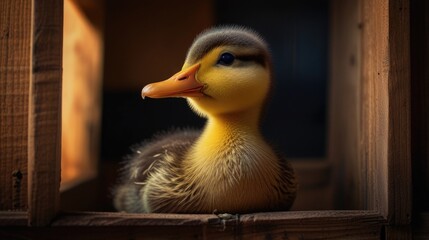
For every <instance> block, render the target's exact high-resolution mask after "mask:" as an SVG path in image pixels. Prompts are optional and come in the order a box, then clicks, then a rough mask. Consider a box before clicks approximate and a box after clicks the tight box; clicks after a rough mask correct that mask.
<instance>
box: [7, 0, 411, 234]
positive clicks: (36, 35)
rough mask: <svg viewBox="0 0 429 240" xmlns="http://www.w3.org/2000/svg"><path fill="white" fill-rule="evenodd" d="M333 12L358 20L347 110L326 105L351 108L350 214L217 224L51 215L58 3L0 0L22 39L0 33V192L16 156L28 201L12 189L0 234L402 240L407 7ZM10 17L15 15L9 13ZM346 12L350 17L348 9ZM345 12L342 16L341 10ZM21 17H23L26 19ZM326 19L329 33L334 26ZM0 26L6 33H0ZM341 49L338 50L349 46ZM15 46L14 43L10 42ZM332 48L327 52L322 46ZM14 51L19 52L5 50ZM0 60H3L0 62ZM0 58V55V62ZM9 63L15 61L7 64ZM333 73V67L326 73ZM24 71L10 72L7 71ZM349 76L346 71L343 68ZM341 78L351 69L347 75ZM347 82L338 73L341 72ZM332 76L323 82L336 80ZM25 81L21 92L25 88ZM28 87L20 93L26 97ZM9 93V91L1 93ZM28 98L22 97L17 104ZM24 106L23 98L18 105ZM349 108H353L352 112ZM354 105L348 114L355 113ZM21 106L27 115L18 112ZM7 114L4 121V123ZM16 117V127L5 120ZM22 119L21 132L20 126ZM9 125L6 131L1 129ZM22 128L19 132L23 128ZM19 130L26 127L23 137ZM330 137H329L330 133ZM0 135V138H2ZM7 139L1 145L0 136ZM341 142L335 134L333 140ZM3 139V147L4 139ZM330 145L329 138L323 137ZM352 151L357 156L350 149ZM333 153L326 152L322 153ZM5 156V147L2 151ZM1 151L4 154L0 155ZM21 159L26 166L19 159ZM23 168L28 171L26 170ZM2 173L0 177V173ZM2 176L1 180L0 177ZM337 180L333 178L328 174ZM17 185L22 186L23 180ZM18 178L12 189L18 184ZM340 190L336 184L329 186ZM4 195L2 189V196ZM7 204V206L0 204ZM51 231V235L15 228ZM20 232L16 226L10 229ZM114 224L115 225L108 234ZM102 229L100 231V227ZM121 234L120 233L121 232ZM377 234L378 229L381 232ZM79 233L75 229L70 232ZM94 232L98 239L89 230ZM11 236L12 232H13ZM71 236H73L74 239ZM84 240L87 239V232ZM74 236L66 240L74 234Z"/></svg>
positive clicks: (199, 219) (56, 145) (198, 218)
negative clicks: (17, 204) (22, 203)
mask: <svg viewBox="0 0 429 240" xmlns="http://www.w3.org/2000/svg"><path fill="white" fill-rule="evenodd" d="M333 5H334V6H338V9H336V10H334V11H333V16H334V18H335V17H339V18H340V19H337V20H338V21H341V20H342V19H344V18H345V17H347V16H343V15H341V11H342V10H347V6H354V7H356V8H357V9H360V11H359V12H358V15H357V17H356V19H357V20H359V21H358V23H356V22H353V21H351V22H350V21H345V24H351V25H349V26H353V24H355V25H354V28H357V30H355V34H356V36H360V38H359V39H360V43H359V45H360V48H357V50H356V51H355V52H356V53H359V54H360V55H355V57H360V59H361V60H360V62H361V65H360V67H359V69H358V72H359V73H360V77H359V78H357V81H358V82H357V83H358V85H357V87H349V88H346V89H347V91H349V93H353V96H355V97H356V98H355V99H351V100H350V102H349V105H347V104H346V105H344V106H339V105H338V104H339V102H338V101H336V100H335V96H337V97H338V96H340V95H341V93H340V91H341V90H343V89H335V88H333V89H331V94H332V96H334V97H333V99H331V100H332V101H331V107H332V109H335V110H333V111H332V112H331V117H335V116H340V115H341V114H343V113H342V111H349V110H347V109H348V108H347V107H350V106H354V107H353V108H352V111H355V114H354V115H353V116H355V117H358V119H359V120H358V121H356V122H353V123H351V125H347V124H350V123H345V122H341V121H340V122H339V124H338V126H339V127H344V126H349V127H345V128H347V129H348V130H349V131H356V132H355V133H350V132H349V133H347V134H352V135H353V134H355V135H353V136H354V137H355V139H352V140H350V141H348V142H347V143H346V144H347V146H348V147H347V148H346V149H344V148H342V149H341V151H343V155H341V154H340V155H341V156H353V159H354V160H356V161H354V162H353V165H348V164H350V163H349V162H344V165H343V169H348V171H352V170H353V169H355V171H356V168H358V169H361V170H362V171H360V172H358V173H356V174H353V177H352V179H353V183H354V184H356V190H354V191H352V193H353V198H355V199H358V201H354V202H353V203H352V206H351V207H352V208H355V209H360V210H354V211H340V210H336V211H333V210H332V211H331V210H330V211H314V212H311V211H304V212H278V213H255V214H245V215H240V216H232V218H230V219H227V220H224V219H219V218H217V217H216V216H215V215H175V214H122V213H90V212H87V213H85V212H84V213H63V214H59V209H58V203H59V175H60V154H59V153H60V148H61V146H60V140H59V139H60V135H59V133H60V131H59V129H60V113H61V108H60V102H61V101H60V99H61V98H60V96H61V69H62V62H61V61H62V17H63V3H62V1H55V0H49V1H41V0H33V1H30V0H6V1H2V3H0V13H1V16H11V17H10V19H9V20H8V21H4V20H5V19H4V18H2V19H1V20H2V23H1V24H2V25H1V26H2V28H3V29H6V30H7V29H9V28H10V29H18V30H19V31H22V32H23V33H24V34H23V35H19V36H16V39H14V37H15V36H14V35H13V34H12V32H10V34H9V32H8V31H6V30H3V29H2V30H1V31H3V32H1V33H0V34H2V37H1V38H0V45H1V46H2V48H1V56H0V60H1V61H0V70H1V73H0V76H1V79H0V83H1V84H2V86H8V88H3V87H1V88H0V104H1V106H2V108H3V106H6V108H7V111H3V110H2V113H1V115H0V117H1V120H2V121H1V123H0V126H1V132H0V133H1V134H2V142H1V143H0V150H1V151H0V152H1V153H0V154H1V155H0V156H1V164H2V165H1V167H2V168H1V171H2V178H1V179H0V180H1V184H2V186H5V185H3V184H6V185H9V186H10V185H13V184H14V183H13V182H12V181H15V184H16V183H17V178H16V176H17V175H16V174H15V179H13V178H11V179H12V180H11V179H7V177H3V176H10V175H11V173H13V172H14V169H15V168H16V165H14V164H12V165H10V164H9V165H8V163H10V162H12V160H10V158H11V156H13V154H15V153H19V154H20V155H19V156H20V158H19V159H20V160H19V161H18V165H19V169H22V173H23V175H24V178H23V180H19V181H22V183H26V182H28V188H26V187H23V189H26V190H27V189H28V194H25V193H21V192H19V194H20V195H19V198H27V199H28V208H27V207H23V208H20V209H18V210H19V211H15V212H10V211H6V210H9V208H5V207H3V206H2V209H1V210H3V211H2V212H0V225H1V226H15V228H7V229H6V228H5V229H1V231H0V236H2V235H1V234H3V235H4V236H10V235H8V234H12V233H14V234H15V235H16V234H17V233H19V235H21V236H48V235H49V234H51V233H59V232H61V231H62V229H63V228H64V227H76V228H77V227H80V226H88V225H89V226H93V227H94V228H90V229H88V228H86V230H85V232H86V233H91V234H99V236H111V237H112V236H115V235H116V236H119V235H121V236H123V235H124V234H127V235H128V236H134V237H144V236H146V237H147V236H155V234H160V233H162V234H173V233H174V234H175V235H176V236H178V237H179V236H180V237H194V238H205V237H208V236H210V237H211V236H220V237H231V238H233V237H244V236H246V237H247V236H253V237H271V238H274V237H281V236H288V237H292V238H294V237H296V238H301V237H303V238H313V237H323V238H351V239H362V238H365V239H380V238H382V237H383V236H386V237H392V236H396V237H398V236H400V237H403V238H409V237H410V236H411V233H410V229H409V228H408V226H409V225H410V222H411V157H410V55H409V41H410V40H409V1H408V0H403V1H396V0H380V1H377V2H375V1H372V0H360V1H359V0H349V1H333ZM12 11H15V12H12ZM349 11H351V10H350V9H349ZM346 12H347V11H346ZM30 16H31V17H30ZM340 23H341V22H336V23H334V25H333V32H334V34H335V33H336V32H335V31H342V30H344V27H347V26H342V25H341V24H340ZM4 26H6V27H4ZM344 41H345V42H341V40H340V42H339V44H344V45H343V46H345V49H347V46H348V44H350V43H349V42H347V39H345V40H344ZM17 43H18V46H17V45H16V44H17ZM332 47H335V46H332ZM15 48H17V49H18V50H20V51H14V50H15ZM7 54H12V55H11V56H9V57H7ZM5 56H6V57H5ZM15 57H16V58H17V59H18V60H19V61H11V59H14V58H15ZM344 58H346V61H351V60H350V59H349V58H348V56H347V55H345V54H335V51H334V54H333V59H332V63H333V66H338V65H335V64H339V63H340V62H342V61H344V60H345V59H344ZM334 68H335V67H334ZM20 69H24V70H23V71H22V73H21V74H19V75H16V74H14V71H16V70H20ZM353 71H354V70H353ZM353 71H351V72H353ZM344 74H345V75H347V74H348V73H344ZM339 77H341V75H340V76H333V78H332V79H333V80H332V81H334V82H335V81H337V82H338V81H340V79H339ZM27 84H28V85H27ZM27 86H28V89H29V90H26V89H27ZM11 89H12V90H14V91H17V92H18V94H14V93H13V91H12V93H11ZM26 96H28V99H27V97H26ZM27 100H28V101H27ZM13 103H19V104H22V105H23V110H20V112H21V113H22V114H20V115H13V114H12V115H11V112H13V111H12V108H14V107H15V106H14V105H13ZM353 104H356V105H353ZM356 106H357V107H356ZM27 108H28V116H27V115H26V114H25V111H26V109H27ZM11 116H12V117H11ZM15 117H17V118H16V119H17V121H16V119H15ZM27 121H28V125H27V124H26V123H27ZM10 126H11V127H12V128H13V129H14V130H13V132H12V133H8V134H6V133H5V132H4V129H6V128H8V127H10ZM27 126H28V128H27ZM27 129H28V130H27ZM15 133H19V135H17V137H19V138H18V139H17V140H14V141H10V140H9V138H10V137H12V136H11V134H15ZM334 133H335V131H334ZM4 136H5V137H4ZM6 137H9V138H6ZM340 137H341V136H340ZM4 139H6V141H4ZM331 141H332V142H338V139H335V138H333V139H331ZM353 147H356V149H358V151H354V152H347V151H351V149H353ZM332 148H334V146H331V150H332ZM11 149H12V150H11ZM6 150H7V151H10V152H11V153H9V152H7V153H6V154H5V153H4V151H6ZM26 158H28V164H26V162H25V159H26ZM27 166H28V171H27V170H26V169H27ZM3 173H5V175H4V174H3ZM8 174H9V175H8ZM336 176H338V174H337V175H336ZM26 179H27V180H26ZM19 181H18V182H19ZM345 187H347V186H344V185H339V189H340V190H341V189H344V188H345ZM6 194H8V195H13V193H12V191H9V192H6ZM9 202H10V203H12V202H13V201H9ZM25 225H30V226H51V228H27V227H25V228H23V226H25ZM18 226H22V227H18ZM112 226H116V227H118V228H110V227H112ZM106 227H109V228H106ZM125 227H126V228H127V229H128V230H130V231H131V232H129V233H126V232H123V231H122V230H121V229H123V228H125ZM385 227H386V228H385ZM79 229H80V230H82V228H79ZM100 229H102V230H103V232H101V233H97V232H98V231H99V230H100ZM384 229H386V232H385V233H384V232H383V231H384ZM16 230H19V231H20V232H14V231H16ZM80 233H81V232H80V231H79V232H75V233H73V234H71V235H70V236H73V235H75V234H80ZM89 236H91V235H89ZM74 237H76V236H74Z"/></svg>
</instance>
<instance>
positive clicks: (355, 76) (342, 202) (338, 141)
mask: <svg viewBox="0 0 429 240" xmlns="http://www.w3.org/2000/svg"><path fill="white" fill-rule="evenodd" d="M360 21H361V16H360V1H359V0H345V1H343V0H333V1H332V4H331V42H330V51H331V55H330V56H331V67H330V81H331V84H330V94H329V111H330V115H329V135H328V136H329V145H328V146H329V151H328V154H329V159H330V161H332V163H333V165H334V166H335V168H334V172H333V182H334V183H335V191H334V194H335V200H336V202H335V207H336V208H335V209H364V208H363V207H362V205H361V203H362V198H363V196H364V191H365V189H364V188H362V183H361V182H360V180H361V179H362V176H363V175H364V174H366V172H365V171H357V169H364V166H362V165H361V163H360V161H359V160H360V159H359V151H360V148H359V138H360V121H359V118H360V87H361V86H360V83H361V73H360V72H361V42H360V40H361V23H360Z"/></svg>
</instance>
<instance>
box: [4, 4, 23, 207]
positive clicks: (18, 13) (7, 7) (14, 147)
mask: <svg viewBox="0 0 429 240" xmlns="http://www.w3.org/2000/svg"><path fill="white" fill-rule="evenodd" d="M30 42H31V1H30V0H5V1H0V108H1V111H0V211H1V210H15V211H17V210H19V211H26V210H27V201H26V200H27V177H28V174H27V147H28V144H27V139H28V132H27V124H28V88H29V79H30V64H31V60H30V57H31V47H30Z"/></svg>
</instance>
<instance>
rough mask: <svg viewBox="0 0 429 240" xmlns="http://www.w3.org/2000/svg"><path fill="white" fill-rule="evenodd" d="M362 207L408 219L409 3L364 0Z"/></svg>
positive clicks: (395, 221) (397, 221) (392, 219)
mask: <svg viewBox="0 0 429 240" xmlns="http://www.w3.org/2000/svg"><path fill="white" fill-rule="evenodd" d="M362 17H363V23H362V24H363V25H362V26H363V29H362V31H363V33H362V78H363V79H362V94H361V97H362V110H361V124H362V125H361V127H362V131H361V134H362V135H361V143H362V146H361V147H362V150H361V151H360V158H361V161H362V164H363V169H366V172H367V173H368V174H367V177H366V178H364V179H362V183H363V186H366V188H367V189H365V190H364V192H366V193H367V195H366V201H365V202H364V203H363V207H364V209H372V210H377V211H380V213H381V214H382V215H383V216H384V217H385V218H386V219H388V221H389V223H390V224H392V225H406V224H409V223H410V221H411V157H410V63H409V62H410V56H409V2H408V1H407V0H404V1H389V0H382V1H372V0H363V1H362Z"/></svg>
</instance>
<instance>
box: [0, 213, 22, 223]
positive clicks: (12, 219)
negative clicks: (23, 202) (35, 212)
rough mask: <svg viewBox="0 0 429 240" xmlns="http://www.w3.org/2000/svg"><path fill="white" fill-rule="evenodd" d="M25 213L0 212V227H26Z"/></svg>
mask: <svg viewBox="0 0 429 240" xmlns="http://www.w3.org/2000/svg"><path fill="white" fill-rule="evenodd" d="M27 224H28V218H27V212H15V211H1V212H0V226H26V225H27Z"/></svg>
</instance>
